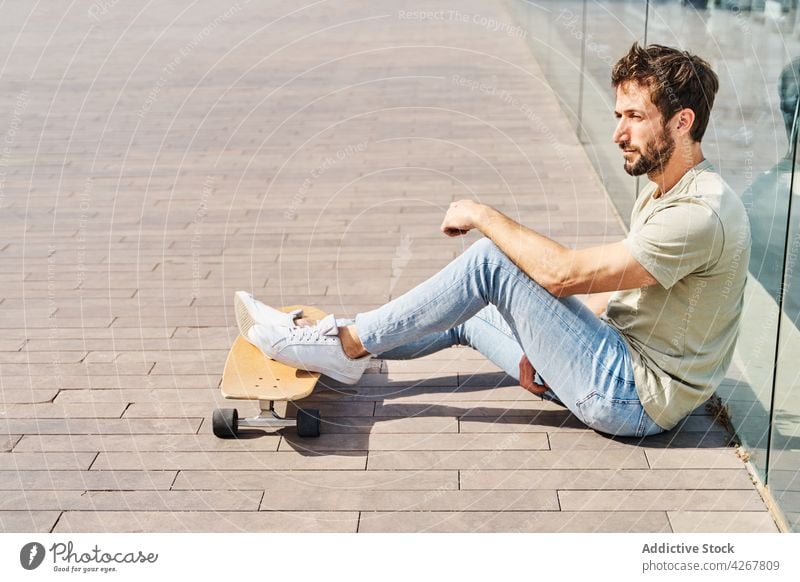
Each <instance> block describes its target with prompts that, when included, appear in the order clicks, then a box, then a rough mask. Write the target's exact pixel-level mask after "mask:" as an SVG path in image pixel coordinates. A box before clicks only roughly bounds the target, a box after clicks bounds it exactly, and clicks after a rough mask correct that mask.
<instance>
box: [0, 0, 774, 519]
mask: <svg viewBox="0 0 800 582" xmlns="http://www.w3.org/2000/svg"><path fill="white" fill-rule="evenodd" d="M36 6H37V7H36V8H35V10H34V9H33V7H32V6H30V5H29V4H28V3H23V2H15V3H12V4H11V5H4V8H3V11H4V14H3V19H2V22H0V93H1V94H2V100H0V134H2V135H0V210H1V212H0V229H1V230H2V236H0V270H1V271H2V273H3V285H2V290H1V291H0V327H2V329H3V332H2V335H1V336H0V372H1V373H2V376H0V378H1V382H2V390H1V391H0V395H2V401H0V531H5V532H10V531H38V532H47V531H54V532H83V531H147V532H150V531H193V532H199V531H247V532H256V531H337V532H355V531H359V532H375V531H506V532H509V531H548V532H562V531H563V532H566V531H579V532H586V531H625V532H629V531H637V532H668V531H676V532H690V531H747V532H750V531H775V526H774V524H773V522H772V520H771V518H770V516H769V514H768V512H767V511H766V509H765V507H764V504H763V502H762V501H761V499H760V497H759V495H758V494H757V492H756V491H755V489H754V487H753V485H752V483H751V481H750V479H749V477H748V473H747V471H746V469H745V466H744V465H743V464H742V462H741V461H740V460H739V458H738V457H737V456H736V454H735V451H734V449H733V448H730V447H727V446H725V443H726V436H725V433H724V431H723V429H722V428H721V427H720V426H719V425H718V424H715V423H714V422H713V420H712V419H711V418H710V417H709V416H707V413H706V412H705V411H704V410H700V411H698V412H697V413H696V414H695V415H693V416H692V417H691V418H690V419H689V420H688V421H687V422H686V423H685V424H684V425H683V426H682V427H681V428H680V429H679V430H675V431H672V432H671V433H669V434H666V435H661V436H658V437H654V438H650V439H646V440H644V441H641V442H637V441H634V440H630V439H628V440H626V439H618V440H612V439H609V438H606V437H604V436H602V435H600V434H597V433H595V432H593V431H591V430H588V429H586V428H585V427H583V426H581V424H580V423H579V422H578V421H577V420H576V419H575V418H574V417H572V416H571V415H569V414H568V413H565V411H564V410H563V409H561V408H558V407H555V406H553V405H551V404H549V403H546V402H543V401H541V400H540V399H538V398H536V397H533V396H532V395H530V394H528V393H527V392H525V391H524V390H522V389H521V388H520V387H519V386H516V385H514V382H513V380H509V379H508V378H506V377H505V376H504V375H503V374H501V373H499V372H498V370H496V369H495V368H493V367H492V366H491V365H490V364H489V363H488V362H486V361H484V360H483V359H482V358H481V357H480V356H479V355H477V354H475V353H474V352H472V351H471V350H469V349H463V348H462V349H456V348H453V349H450V350H446V351H444V352H441V353H439V354H436V355H435V356H433V357H429V358H425V359H422V360H416V361H412V362H378V363H376V367H375V369H373V370H371V371H370V372H371V373H370V374H368V375H367V376H366V377H365V379H364V380H363V381H362V382H361V383H360V384H359V385H358V386H356V387H354V389H352V390H349V391H344V390H342V389H341V387H339V388H337V387H335V386H332V385H331V386H330V387H329V388H328V389H327V390H319V391H318V392H316V393H315V396H314V398H313V400H314V403H315V405H319V407H320V408H321V409H322V413H323V416H324V418H325V419H326V422H325V424H324V425H323V432H324V434H323V436H322V437H321V438H319V439H317V440H309V439H299V438H297V437H296V435H294V434H293V432H292V431H291V430H287V431H284V432H278V433H270V434H257V435H255V436H253V438H243V439H241V440H238V441H224V440H219V439H217V438H215V437H214V436H213V435H212V434H211V427H210V415H211V411H212V410H213V409H214V408H215V407H216V406H220V405H222V401H221V399H220V396H219V394H218V391H217V386H218V385H219V382H220V377H221V372H222V367H223V363H224V360H225V355H226V350H227V348H228V347H229V345H230V343H231V342H232V340H233V339H234V337H235V334H236V331H235V322H234V321H233V317H232V310H231V298H232V293H233V292H234V291H235V290H237V289H250V290H253V291H254V292H255V293H256V294H257V295H258V296H259V297H261V298H263V299H264V300H266V301H267V302H271V303H276V304H289V303H301V302H302V303H309V304H314V305H318V306H320V307H322V308H324V309H327V310H330V311H335V312H336V313H337V314H341V315H352V314H354V313H355V312H357V311H358V310H364V309H368V308H370V307H374V306H377V305H380V304H381V303H382V302H385V301H386V300H388V299H389V298H391V297H394V296H396V295H398V294H400V293H402V292H403V291H405V290H407V289H409V288H410V287H411V286H413V285H414V284H415V283H417V282H419V281H420V280H421V279H422V278H423V277H425V276H427V275H429V274H431V273H433V272H435V271H436V270H437V269H439V268H440V267H441V266H443V265H444V264H445V263H446V262H447V261H448V260H450V259H452V258H453V257H455V256H456V255H457V254H458V253H460V252H461V251H462V250H463V249H464V248H465V247H466V246H467V245H468V244H469V243H471V242H472V241H473V240H475V236H474V235H470V236H469V237H466V238H465V239H449V238H447V237H445V236H443V235H441V234H440V233H439V231H438V226H439V224H440V222H441V219H442V216H443V213H444V210H445V209H446V207H447V205H448V203H449V202H450V201H451V200H454V199H458V198H462V197H475V198H478V199H480V200H482V201H484V202H487V203H489V204H492V205H494V206H496V207H498V208H500V209H501V210H503V211H505V212H507V213H508V214H510V215H511V216H513V217H515V218H517V219H519V220H521V221H522V222H524V223H525V224H528V225H530V226H532V227H534V228H536V229H538V230H540V231H541V232H544V233H545V234H548V235H550V236H552V237H554V238H556V239H558V240H559V241H561V242H563V243H565V244H568V245H573V246H585V245H592V244H598V243H602V242H609V241H614V240H618V239H620V238H621V237H622V236H623V228H622V226H621V224H622V223H621V222H620V220H619V219H618V218H617V217H616V215H615V213H614V211H613V209H612V207H611V206H610V205H609V202H608V200H607V198H606V196H605V194H604V192H603V190H602V188H601V186H600V184H599V182H598V180H597V179H596V177H595V174H594V172H593V170H592V168H591V166H590V164H589V161H588V159H587V158H586V154H585V152H584V150H583V149H582V148H581V146H580V145H579V144H578V142H577V141H576V139H575V137H574V135H573V133H572V131H571V130H570V128H569V126H568V123H567V120H566V117H565V115H564V114H563V113H562V111H561V110H560V108H559V105H558V99H557V96H555V95H554V94H553V93H552V92H551V90H550V88H549V87H548V85H547V83H546V82H545V81H544V79H543V78H542V75H541V72H540V69H539V67H538V65H537V63H536V62H535V61H534V59H533V58H532V57H531V55H530V53H529V51H528V49H527V48H526V44H525V41H524V40H523V39H522V38H521V35H522V32H521V30H519V29H517V28H515V26H514V23H513V21H512V20H511V18H510V16H509V15H508V13H507V12H505V10H504V8H503V7H502V4H500V3H497V2H489V1H485V2H478V1H474V0H467V1H466V2H455V1H450V2H441V3H437V4H435V5H434V4H431V5H430V10H431V11H433V10H434V9H436V10H438V11H437V12H427V13H419V12H413V11H419V10H420V4H419V3H413V5H412V4H411V3H408V4H406V3H403V2H401V3H398V2H396V1H391V2H390V1H383V0H381V1H378V2H317V3H313V4H310V5H309V6H308V8H301V7H298V5H297V4H296V3H292V2H286V1H275V2H271V3H269V5H265V3H260V2H259V3H256V2H252V3H250V2H245V1H244V0H239V2H237V3H235V4H226V3H220V2H210V1H198V2H189V1H188V0H185V1H182V2H179V1H174V2H159V3H150V4H149V5H148V7H147V8H145V9H143V10H141V11H140V7H139V6H138V5H137V6H131V5H129V3H126V2H116V1H114V0H111V1H103V2H100V1H98V2H95V3H92V4H90V3H88V2H82V3H78V4H73V5H70V6H71V7H70V8H67V7H66V5H64V6H63V7H62V6H61V5H59V6H58V7H51V6H49V5H41V4H37V5H36ZM239 408H240V412H241V414H252V413H254V412H255V407H254V406H252V405H247V404H245V405H240V406H239Z"/></svg>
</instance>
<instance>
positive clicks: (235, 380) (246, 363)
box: [213, 305, 327, 438]
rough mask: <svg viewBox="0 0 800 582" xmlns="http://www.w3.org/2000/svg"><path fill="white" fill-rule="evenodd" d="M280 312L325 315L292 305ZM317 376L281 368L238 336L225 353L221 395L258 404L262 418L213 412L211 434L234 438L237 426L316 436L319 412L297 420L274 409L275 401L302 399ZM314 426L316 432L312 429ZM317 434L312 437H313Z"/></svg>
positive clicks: (301, 414)
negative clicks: (290, 429)
mask: <svg viewBox="0 0 800 582" xmlns="http://www.w3.org/2000/svg"><path fill="white" fill-rule="evenodd" d="M279 309H280V310H281V311H283V312H286V313H288V312H290V311H293V310H295V309H302V310H303V315H302V317H304V318H309V319H314V320H320V319H322V318H324V317H325V316H326V315H327V314H326V313H325V312H323V311H322V310H320V309H317V308H316V307H308V306H306V305H291V306H288V307H281V308H279ZM319 376H320V374H319V372H307V371H305V370H298V369H297V368H293V367H291V366H287V365H285V364H281V363H280V362H276V361H275V360H272V359H270V358H268V357H266V356H265V355H264V354H263V353H262V352H261V350H259V349H258V348H257V347H255V346H254V345H253V344H251V343H250V342H248V341H247V340H246V339H244V338H243V337H242V336H238V337H237V338H236V341H234V342H233V346H232V347H231V349H230V351H229V352H228V358H227V360H226V361H225V369H224V371H223V373H222V384H221V386H220V392H221V394H222V396H223V397H225V398H226V399H231V400H257V401H259V402H260V403H261V411H262V414H261V415H260V416H258V417H256V418H252V419H242V420H239V418H238V412H237V411H236V409H235V408H234V409H218V410H216V411H215V412H214V417H213V429H214V434H216V435H217V436H219V437H223V438H224V437H235V436H237V433H238V428H239V426H249V427H267V426H269V427H275V426H294V425H297V428H298V433H301V432H304V433H306V434H301V436H318V435H319V412H318V411H316V410H306V411H302V410H299V411H298V418H297V419H296V420H293V419H284V418H281V417H279V416H278V415H277V413H276V412H275V409H274V402H276V401H293V400H299V399H301V398H305V397H306V396H308V395H309V394H311V393H312V392H313V391H314V387H315V386H316V385H317V380H319ZM315 424H316V431H315V430H314V425H315ZM315 432H316V434H313V433H315Z"/></svg>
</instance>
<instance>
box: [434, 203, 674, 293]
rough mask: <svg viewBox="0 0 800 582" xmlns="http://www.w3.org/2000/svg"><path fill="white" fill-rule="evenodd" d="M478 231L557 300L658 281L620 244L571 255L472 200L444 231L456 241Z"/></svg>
mask: <svg viewBox="0 0 800 582" xmlns="http://www.w3.org/2000/svg"><path fill="white" fill-rule="evenodd" d="M472 228H477V229H478V230H480V231H481V232H482V233H483V234H484V236H486V237H487V238H490V239H491V240H492V241H493V242H494V243H495V244H496V245H497V247H498V248H499V249H500V250H501V251H503V253H504V254H505V255H506V256H508V257H509V258H510V259H511V260H512V261H513V262H514V264H516V265H517V266H518V267H519V268H520V270H522V271H523V272H524V273H525V274H526V275H528V276H529V277H530V278H531V279H533V280H534V281H536V282H537V283H539V284H540V285H541V286H542V287H544V288H545V289H546V290H547V291H548V292H550V293H551V294H552V295H555V296H556V297H566V296H569V295H576V294H582V293H602V292H606V291H617V290H620V289H634V288H637V287H647V286H649V285H655V284H656V283H657V282H658V281H656V279H655V278H653V276H652V275H651V274H650V273H649V272H648V271H647V270H646V269H645V268H644V267H642V265H640V264H639V262H638V261H637V260H636V259H634V258H633V256H632V255H631V254H630V252H629V251H628V249H627V248H625V245H623V244H622V242H617V243H613V244H609V245H603V246H599V247H592V248H588V249H581V250H573V249H569V248H567V247H565V246H563V245H560V244H559V243H557V242H555V241H554V240H551V239H549V238H547V237H546V236H544V235H541V234H539V233H537V232H536V231H533V230H531V229H529V228H527V227H524V226H522V225H521V224H519V223H518V222H515V221H514V220H512V219H511V218H509V217H508V216H506V215H505V214H503V213H502V212H500V211H498V210H495V209H494V208H491V207H490V206H486V205H483V204H478V203H476V202H473V201H471V200H461V201H458V202H454V203H453V204H451V205H450V209H449V210H448V212H447V215H446V216H445V219H444V222H443V224H442V230H443V231H444V232H445V233H446V234H448V235H450V236H457V235H459V234H464V233H466V232H468V231H469V230H471V229H472Z"/></svg>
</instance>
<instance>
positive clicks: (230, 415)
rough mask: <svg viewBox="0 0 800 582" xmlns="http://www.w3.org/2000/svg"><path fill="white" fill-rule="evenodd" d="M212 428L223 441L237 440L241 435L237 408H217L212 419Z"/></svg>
mask: <svg viewBox="0 0 800 582" xmlns="http://www.w3.org/2000/svg"><path fill="white" fill-rule="evenodd" d="M211 428H212V429H213V431H214V434H215V435H216V436H218V437H219V438H221V439H232V438H236V437H237V436H238V434H239V411H238V410H236V409H235V408H217V409H216V410H215V411H214V415H213V416H212V417H211Z"/></svg>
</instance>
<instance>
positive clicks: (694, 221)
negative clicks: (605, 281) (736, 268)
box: [623, 199, 724, 289]
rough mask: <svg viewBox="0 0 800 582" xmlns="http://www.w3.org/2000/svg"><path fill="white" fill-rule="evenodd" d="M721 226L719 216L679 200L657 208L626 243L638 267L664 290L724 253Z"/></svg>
mask: <svg viewBox="0 0 800 582" xmlns="http://www.w3.org/2000/svg"><path fill="white" fill-rule="evenodd" d="M723 234H724V233H723V229H722V223H721V222H720V220H719V217H718V216H717V214H716V213H715V212H714V211H713V210H712V209H711V208H710V207H709V206H707V205H705V204H703V203H701V202H699V201H697V200H696V199H688V200H679V201H675V202H671V203H668V204H664V205H663V206H662V207H660V208H658V209H657V210H656V211H655V212H653V214H652V215H650V216H649V217H648V218H647V220H646V221H645V222H644V224H642V225H641V226H639V228H637V229H636V230H632V231H631V232H630V234H629V235H628V237H627V238H626V239H625V240H624V241H623V244H624V245H625V247H626V248H627V249H628V251H629V252H630V253H631V255H632V256H633V258H635V259H636V260H637V261H638V262H639V264H641V265H642V267H644V268H645V269H646V270H647V272H649V273H650V274H651V275H652V276H653V277H654V278H655V279H656V281H658V282H659V284H661V286H662V287H664V288H665V289H669V288H670V287H672V286H673V285H675V283H677V282H678V281H680V280H681V279H683V278H684V277H686V276H687V275H689V274H691V273H694V272H696V271H698V270H702V269H704V268H710V267H711V266H713V265H714V264H715V263H716V262H717V260H718V259H719V257H720V256H721V254H722V247H723V242H724V241H723Z"/></svg>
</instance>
